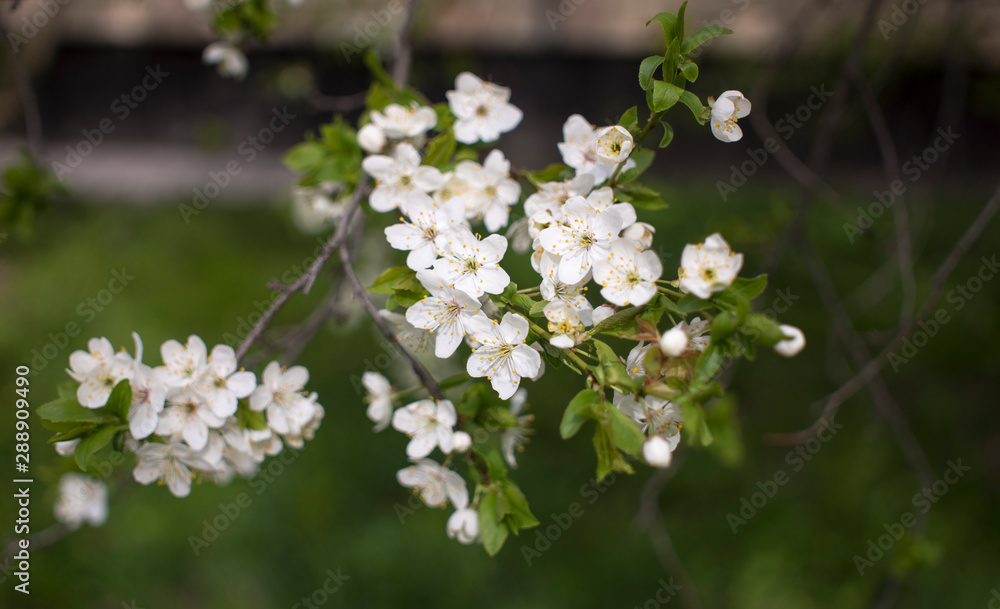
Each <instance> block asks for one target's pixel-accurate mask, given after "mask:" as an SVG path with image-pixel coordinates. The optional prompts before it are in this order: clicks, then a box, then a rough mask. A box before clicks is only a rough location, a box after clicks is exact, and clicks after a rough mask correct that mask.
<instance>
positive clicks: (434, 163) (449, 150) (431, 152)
mask: <svg viewBox="0 0 1000 609" xmlns="http://www.w3.org/2000/svg"><path fill="white" fill-rule="evenodd" d="M457 146H458V143H457V142H456V141H455V133H454V132H453V131H452V130H451V129H449V130H447V131H445V132H444V133H442V134H441V135H439V136H437V137H436V138H434V139H432V140H431V141H430V143H429V144H427V153H426V155H425V156H424V162H423V164H424V165H430V166H431V167H437V168H438V169H441V168H442V167H444V166H445V165H446V164H448V161H449V160H450V159H451V155H453V154H455V148H456V147H457Z"/></svg>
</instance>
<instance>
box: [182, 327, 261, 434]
mask: <svg viewBox="0 0 1000 609" xmlns="http://www.w3.org/2000/svg"><path fill="white" fill-rule="evenodd" d="M193 387H194V389H195V391H197V392H198V393H199V394H201V395H202V397H204V398H205V400H206V401H207V402H208V406H209V407H210V408H211V409H212V410H213V411H214V412H215V413H216V414H217V415H219V416H221V417H228V416H229V415H231V414H233V413H235V412H236V406H237V403H238V402H239V399H240V398H245V397H247V396H249V395H250V394H251V393H253V392H254V389H255V388H256V387H257V376H256V375H255V374H254V373H253V372H249V371H247V370H240V371H237V363H236V352H235V351H233V348H232V347H230V346H229V345H216V346H215V347H213V348H212V352H211V353H210V354H209V356H208V360H207V361H206V363H205V367H204V368H203V369H202V371H201V374H200V375H199V377H198V379H197V380H196V381H195V383H194V385H193Z"/></svg>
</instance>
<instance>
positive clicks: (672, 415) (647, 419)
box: [614, 394, 684, 450]
mask: <svg viewBox="0 0 1000 609" xmlns="http://www.w3.org/2000/svg"><path fill="white" fill-rule="evenodd" d="M614 405H615V407H617V408H618V409H619V410H621V411H622V412H623V413H625V414H626V415H628V416H629V417H631V418H632V420H634V421H635V422H636V423H638V424H639V425H640V426H641V427H642V431H644V432H646V433H648V434H649V435H651V436H661V437H662V438H663V439H665V440H666V441H667V443H668V444H669V445H670V450H674V449H675V448H677V445H678V444H679V443H680V441H681V428H682V427H684V416H683V415H682V414H681V409H680V408H678V407H677V406H676V405H675V404H674V403H673V402H670V401H668V400H665V399H663V398H660V397H657V396H655V395H645V396H643V397H641V398H636V396H635V395H633V394H628V395H622V394H615V397H614Z"/></svg>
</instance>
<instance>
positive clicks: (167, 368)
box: [158, 334, 208, 389]
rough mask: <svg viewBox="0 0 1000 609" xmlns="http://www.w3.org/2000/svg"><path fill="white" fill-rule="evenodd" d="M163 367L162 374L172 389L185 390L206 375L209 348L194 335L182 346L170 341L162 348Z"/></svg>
mask: <svg viewBox="0 0 1000 609" xmlns="http://www.w3.org/2000/svg"><path fill="white" fill-rule="evenodd" d="M160 356H161V357H162V358H163V366H160V367H159V368H158V369H159V370H160V374H161V375H162V376H163V379H164V380H165V381H166V383H167V385H168V386H169V387H170V388H171V389H184V388H186V387H188V386H190V385H191V384H193V383H194V382H196V381H197V380H198V379H199V378H201V376H202V374H203V373H204V369H205V366H207V365H208V347H206V346H205V341H203V340H201V338H200V337H198V336H196V335H194V334H192V335H191V336H189V337H188V340H187V343H185V344H184V345H181V344H180V343H179V342H177V341H176V340H173V339H171V340H168V341H167V342H165V343H163V344H162V345H161V346H160Z"/></svg>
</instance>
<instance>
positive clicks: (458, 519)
mask: <svg viewBox="0 0 1000 609" xmlns="http://www.w3.org/2000/svg"><path fill="white" fill-rule="evenodd" d="M447 529H448V537H451V538H452V539H458V542H459V543H462V544H465V545H469V544H472V543H475V542H476V540H477V539H478V538H479V513H478V512H476V510H474V509H472V508H462V509H460V510H455V513H454V514H452V515H451V516H450V517H449V518H448V525H447Z"/></svg>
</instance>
